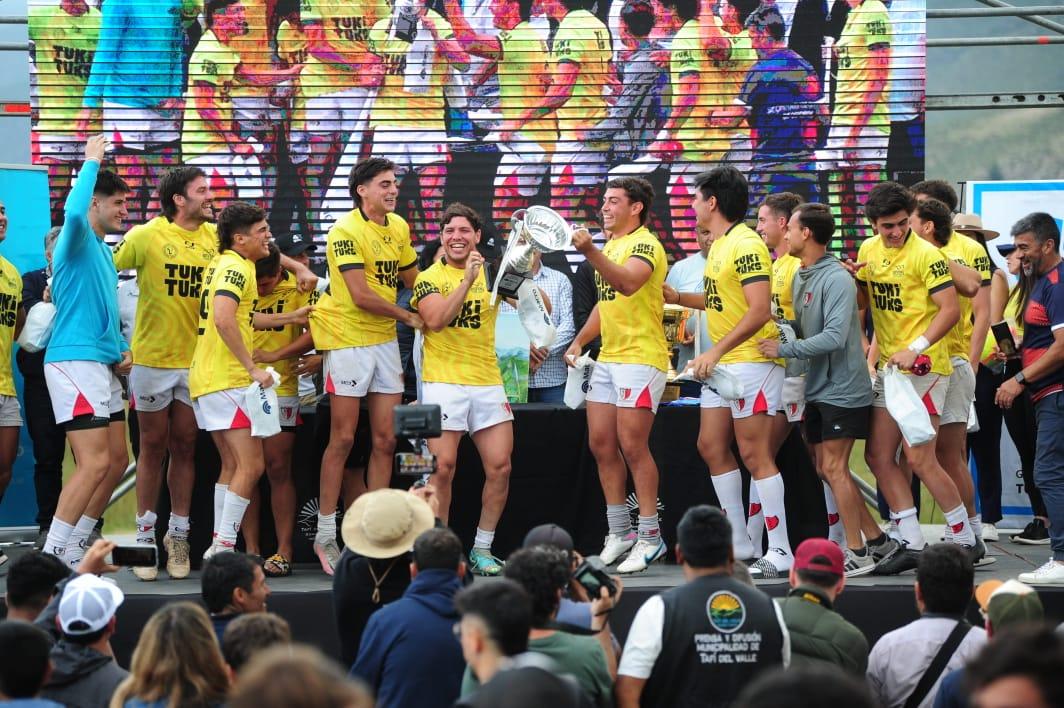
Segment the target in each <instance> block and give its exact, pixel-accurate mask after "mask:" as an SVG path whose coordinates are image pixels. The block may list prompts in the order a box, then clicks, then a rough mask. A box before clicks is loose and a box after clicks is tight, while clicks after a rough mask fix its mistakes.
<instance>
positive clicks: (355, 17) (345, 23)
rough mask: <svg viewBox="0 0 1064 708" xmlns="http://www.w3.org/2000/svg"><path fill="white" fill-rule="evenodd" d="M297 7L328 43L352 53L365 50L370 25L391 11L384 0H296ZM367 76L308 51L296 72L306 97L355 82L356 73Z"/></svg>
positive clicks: (332, 91)
mask: <svg viewBox="0 0 1064 708" xmlns="http://www.w3.org/2000/svg"><path fill="white" fill-rule="evenodd" d="M299 8H300V19H301V21H302V22H303V24H304V25H309V24H320V25H321V29H322V34H323V35H324V36H325V39H326V40H328V42H329V44H330V45H332V46H333V47H336V48H338V49H341V50H343V51H345V52H348V53H350V54H354V55H363V54H366V53H367V52H368V48H367V43H368V41H369V33H370V28H372V27H373V25H374V24H375V23H376V22H377V21H378V20H380V19H381V18H382V17H388V15H389V14H391V9H390V8H389V6H388V3H387V2H386V1H385V0H300V3H299ZM367 58H368V57H367ZM369 76H370V72H360V71H352V70H351V69H350V68H348V66H347V65H346V64H333V63H330V62H325V61H322V60H320V59H318V58H317V57H315V56H314V55H310V56H308V58H307V63H306V65H305V66H304V67H303V71H301V72H300V74H299V84H300V91H301V93H302V95H303V96H304V97H306V98H314V97H317V96H324V95H327V94H333V93H340V92H341V91H346V90H347V89H349V88H352V87H354V86H358V85H359V83H358V78H359V77H365V78H368V77H369Z"/></svg>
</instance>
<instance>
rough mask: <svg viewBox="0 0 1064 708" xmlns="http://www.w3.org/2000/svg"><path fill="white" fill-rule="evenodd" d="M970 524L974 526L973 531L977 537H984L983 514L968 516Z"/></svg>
mask: <svg viewBox="0 0 1064 708" xmlns="http://www.w3.org/2000/svg"><path fill="white" fill-rule="evenodd" d="M968 525H969V526H971V527H972V533H974V534H975V537H976V538H979V539H982V538H983V515H982V514H976V515H975V516H969V517H968Z"/></svg>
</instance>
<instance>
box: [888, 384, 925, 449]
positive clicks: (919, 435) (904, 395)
mask: <svg viewBox="0 0 1064 708" xmlns="http://www.w3.org/2000/svg"><path fill="white" fill-rule="evenodd" d="M883 393H884V396H885V398H886V403H887V412H888V413H890V417H891V418H893V419H894V421H895V422H896V423H897V424H898V428H900V429H901V434H902V437H903V438H905V442H906V444H908V445H909V447H917V446H918V445H923V444H925V443H929V442H931V441H932V440H934V439H935V428H934V426H932V425H931V416H930V415H928V413H927V408H925V407H924V402H923V401H921V400H920V397H919V396H918V395H916V389H914V388H913V385H912V382H911V381H909V377H908V376H906V375H905V374H903V373H902V372H901V371H900V370H898V367H896V366H891V367H888V368H887V370H886V373H884V374H883Z"/></svg>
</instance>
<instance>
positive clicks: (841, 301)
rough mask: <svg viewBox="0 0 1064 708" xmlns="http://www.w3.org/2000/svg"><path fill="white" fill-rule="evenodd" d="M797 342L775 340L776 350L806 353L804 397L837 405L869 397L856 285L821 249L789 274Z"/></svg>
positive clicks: (861, 402) (860, 403) (784, 354)
mask: <svg viewBox="0 0 1064 708" xmlns="http://www.w3.org/2000/svg"><path fill="white" fill-rule="evenodd" d="M793 288H794V315H795V317H796V318H797V320H796V322H795V323H794V324H795V331H796V332H797V333H798V337H799V339H798V341H797V342H789V343H785V344H781V345H780V356H782V357H786V358H788V359H808V360H809V371H808V373H806V375H805V398H806V400H807V401H815V402H818V403H826V404H828V405H832V406H840V407H842V408H859V407H861V406H867V405H871V403H872V381H871V379H870V378H869V376H868V366H867V364H865V356H864V352H863V351H862V348H861V323H860V322H859V321H858V317H857V286H856V285H855V284H854V282H853V277H852V276H851V275H850V274H849V273H848V272H846V269H845V268H843V267H842V264H841V263H839V261H838V260H837V259H836V258H835V257H834V256H831V255H828V254H825V255H824V256H823V257H821V258H820V260H818V261H817V262H816V263H814V264H813V265H811V266H809V267H808V268H800V269H799V270H798V273H797V274H796V276H795V278H794V285H793Z"/></svg>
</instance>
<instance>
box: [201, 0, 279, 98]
mask: <svg viewBox="0 0 1064 708" xmlns="http://www.w3.org/2000/svg"><path fill="white" fill-rule="evenodd" d="M276 5H277V0H240V6H241V8H243V10H244V34H242V35H240V36H237V37H233V42H232V44H231V45H230V48H231V49H232V50H233V51H234V52H236V54H237V56H238V57H239V58H240V61H241V62H242V63H243V64H244V68H246V69H248V70H249V71H250V73H252V74H254V73H256V72H257V71H261V70H263V69H270V68H272V67H273V56H272V55H273V49H272V48H271V47H270V40H271V39H272V38H271V37H270V18H269V13H270V7H268V6H276ZM207 32H210V30H207ZM207 32H205V33H204V36H206V34H207ZM200 41H203V40H202V39H201V40H200ZM197 49H198V47H197ZM268 92H269V87H268V86H254V85H252V84H245V83H243V82H237V83H235V84H234V85H233V95H234V96H240V97H245V96H246V97H252V98H254V97H258V96H265V95H266V94H267V93H268Z"/></svg>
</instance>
